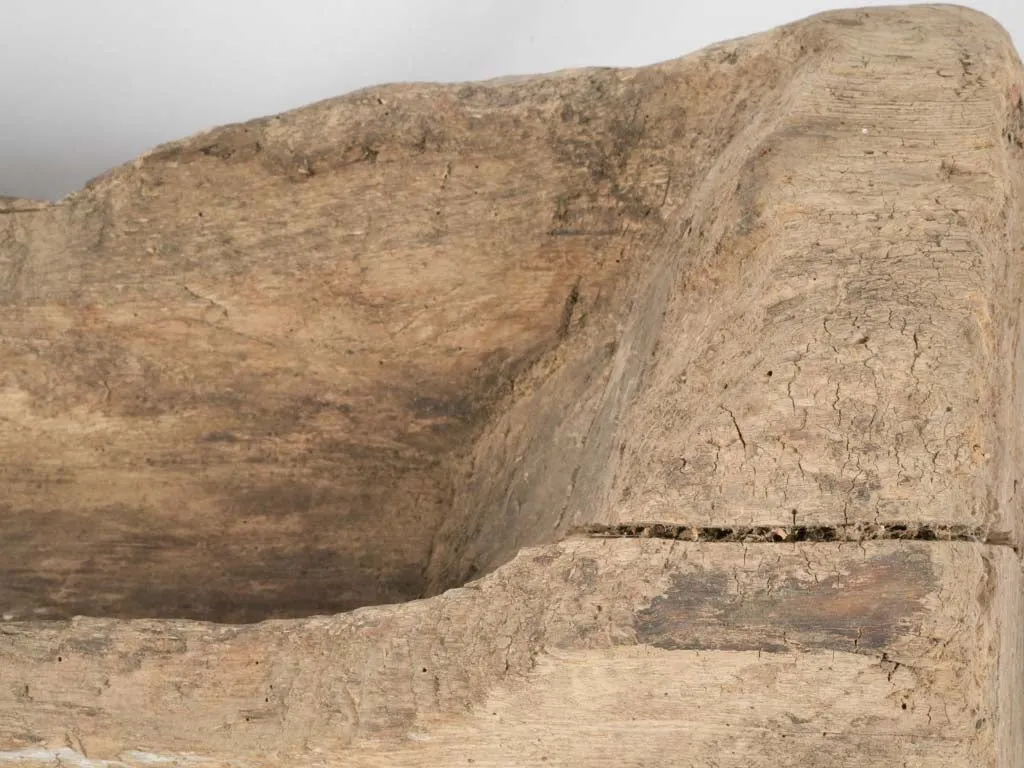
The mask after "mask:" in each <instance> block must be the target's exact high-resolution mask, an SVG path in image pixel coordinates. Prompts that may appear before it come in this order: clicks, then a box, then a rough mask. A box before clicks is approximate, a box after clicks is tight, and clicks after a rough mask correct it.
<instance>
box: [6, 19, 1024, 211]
mask: <svg viewBox="0 0 1024 768" xmlns="http://www.w3.org/2000/svg"><path fill="white" fill-rule="evenodd" d="M852 4H854V5H859V6H868V5H889V4H891V3H890V2H885V0H852ZM965 4H966V5H969V6H971V7H974V8H977V9H978V10H981V11H984V12H986V13H988V14H990V15H991V16H994V17H995V18H996V19H997V20H999V21H1000V22H1001V23H1002V24H1003V26H1005V27H1006V28H1007V29H1008V30H1009V31H1010V33H1011V34H1012V35H1013V36H1014V38H1015V40H1016V42H1017V44H1018V47H1020V46H1021V44H1022V42H1024V0H968V2H966V3H965ZM843 5H845V4H844V3H837V2H830V1H829V0H334V1H333V2H331V1H329V0H0V195H15V196H22V197H40V198H58V197H60V196H62V195H64V194H66V193H68V192H70V191H72V190H74V189H77V188H78V187H80V186H81V185H82V184H83V183H84V182H85V181H86V180H87V179H89V178H91V177H92V176H95V175H97V174H99V173H100V172H102V171H104V170H106V169H107V168H109V167H111V166H113V165H117V164H119V163H122V162H125V161H127V160H130V159H132V158H133V157H135V156H136V155H138V154H140V153H141V152H143V151H145V150H146V149H148V148H150V147H152V146H153V145H155V144H159V143H161V142H164V141H168V140H171V139H175V138H180V137H182V136H186V135H188V134H191V133H195V132H196V131H199V130H202V129H204V128H209V127H212V126H214V125H219V124H222V123H228V122H236V121H240V120H247V119H249V118H252V117H257V116H260V115H265V114H272V113H275V112H280V111H283V110H285V109H290V108H293V107H298V106H302V105H303V104H307V103H309V102H311V101H316V100H319V99H323V98H329V97H331V96H337V95H340V94H343V93H346V92H348V91H351V90H353V89H356V88H360V87H363V86H366V85H372V84H376V83H382V82H394V81H410V80H442V81H451V80H476V79H481V78H487V77H496V76H500V75H508V74H525V73H534V72H544V71H549V70H554V69H562V68H566V67H580V66H590V65H619V66H623V65H626V66H632V65H641V64H649V63H652V62H655V61H661V60H663V59H670V58H675V57H677V56H681V55H683V54H686V53H689V52H691V51H694V50H696V49H698V48H700V47H703V46H705V45H708V44H710V43H713V42H716V41H719V40H723V39H727V38H732V37H739V36H741V35H746V34H750V33H753V32H758V31H761V30H764V29H767V28H769V27H773V26H775V25H777V24H782V23H785V22H788V21H793V20H796V19H799V18H801V17H803V16H807V15H810V14H812V13H816V12H818V11H822V10H826V9H828V8H835V7H842V6H843Z"/></svg>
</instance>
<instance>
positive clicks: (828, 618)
mask: <svg viewBox="0 0 1024 768" xmlns="http://www.w3.org/2000/svg"><path fill="white" fill-rule="evenodd" d="M774 576H775V574H774V573H769V574H767V577H766V575H765V574H756V573H753V572H748V573H742V572H740V573H738V574H733V573H731V572H726V571H715V570H703V571H702V570H697V571H690V572H686V573H678V574H676V575H675V577H674V579H673V585H672V587H671V588H670V589H669V590H668V591H667V592H666V593H665V594H664V595H661V596H659V597H656V598H655V599H654V600H653V601H652V602H651V604H650V606H648V607H647V608H645V609H643V610H641V611H639V612H638V613H637V614H636V619H635V629H636V634H637V639H638V641H639V642H641V643H644V644H648V645H653V646H655V647H657V648H665V649H670V650H731V651H754V650H760V651H765V652H780V651H786V650H790V649H794V648H827V649H833V650H844V651H867V650H877V649H881V648H886V647H888V646H889V645H890V644H891V643H892V642H893V640H894V639H895V638H897V637H899V636H900V635H902V634H905V633H906V632H907V631H908V630H909V629H910V628H911V627H913V626H914V625H915V624H916V623H917V619H918V616H919V615H920V614H921V613H922V612H924V610H925V607H924V605H923V600H924V598H925V596H926V595H927V594H929V593H930V592H931V591H932V590H933V589H934V580H935V576H934V573H933V570H932V564H931V560H930V558H929V557H928V555H927V553H925V552H914V551H903V552H895V553H891V554H886V555H880V556H877V557H872V558H868V559H866V560H861V561H855V562H852V563H850V564H849V565H847V566H845V567H844V570H843V572H842V573H839V574H836V573H832V574H830V575H824V574H822V575H819V576H818V579H817V581H815V580H814V578H813V576H811V575H809V574H808V573H806V572H800V573H798V572H795V571H791V572H789V573H785V572H783V573H780V574H778V578H777V579H776V578H774Z"/></svg>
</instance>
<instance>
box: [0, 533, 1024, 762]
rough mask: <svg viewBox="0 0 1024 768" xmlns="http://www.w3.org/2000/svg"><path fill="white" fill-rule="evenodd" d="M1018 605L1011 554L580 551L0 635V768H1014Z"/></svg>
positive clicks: (651, 545) (679, 548)
mask: <svg viewBox="0 0 1024 768" xmlns="http://www.w3.org/2000/svg"><path fill="white" fill-rule="evenodd" d="M1022 600H1024V582H1022V579H1021V571H1020V566H1019V562H1018V560H1017V558H1016V557H1015V556H1014V555H1013V553H1012V552H1011V551H1010V550H1009V549H1008V548H1006V547H986V546H984V545H978V544H966V543H947V544H943V545H941V546H936V545H934V544H931V543H923V542H867V543H865V544H864V545H862V546H860V547H858V546H857V545H855V544H797V545H782V546H780V545H774V544H755V545H741V544H692V543H684V542H669V541H660V540H637V539H632V540H619V541H609V540H595V539H584V538H574V539H569V540H567V541H565V542H563V543H562V544H558V545H551V546H548V547H542V548H534V549H528V550H525V551H524V552H523V553H521V554H520V555H519V556H518V557H517V558H516V559H515V560H514V561H513V562H512V563H510V564H508V565H507V566H505V567H503V568H501V569H499V570H498V571H497V572H495V573H494V574H491V575H490V576H487V577H485V578H484V579H482V580H479V581H477V582H474V583H473V584H471V585H468V586H467V587H465V588H461V589H457V590H454V591H450V592H448V593H446V594H445V595H443V596H441V597H437V598H433V599H430V600H423V601H417V602H413V603H408V604H405V605H402V606H384V607H376V608H366V609H360V610H358V611H355V612H353V613H348V614H342V615H338V616H333V617H322V618H311V619H303V620H291V621H273V622H265V623H262V624H257V625H249V626H225V625H216V624H204V623H195V622H187V621H116V620H100V619H85V618H80V619H75V620H74V621H72V622H52V623H49V624H40V623H11V624H7V625H0V712H2V713H4V715H5V717H4V718H3V719H0V743H3V744H6V745H7V747H8V748H7V750H6V751H5V752H0V764H3V763H4V762H5V761H12V760H13V759H14V757H15V756H17V755H22V756H25V755H29V754H31V753H33V752H35V753H37V754H39V755H40V759H39V761H38V762H39V763H42V764H46V762H47V761H46V760H45V759H42V757H41V755H42V752H41V750H50V751H52V752H54V753H55V754H65V755H67V754H71V753H77V754H78V755H83V756H84V755H87V756H88V760H90V761H93V763H92V764H96V765H100V764H102V763H100V762H99V761H101V760H113V761H115V763H114V764H115V765H118V764H125V765H145V764H152V762H154V760H155V759H156V758H155V757H152V756H156V755H158V756H160V757H161V758H162V759H170V758H172V757H173V758H175V759H181V758H180V755H181V754H183V753H192V754H193V755H194V756H195V759H196V761H197V762H196V763H195V764H197V765H206V764H209V765H219V764H227V761H228V760H229V758H230V760H233V761H237V762H236V763H233V764H237V765H252V766H263V765H299V764H303V765H318V764H319V765H360V766H362V765H366V766H405V765H408V766H427V765H438V766H441V765H443V766H452V765H471V764H472V765H491V766H493V765H517V766H519V765H522V766H534V765H535V766H546V765H562V766H580V765H590V766H622V765H637V766H639V765H648V766H661V765H664V766H668V765H693V766H706V765H717V766H722V767H724V766H737V767H738V766H750V767H754V766H822V767H824V766H837V765H843V766H854V765H856V766H864V767H865V768H867V767H869V766H878V767H879V768H881V767H882V766H885V767H886V768H889V766H893V765H900V766H902V765H907V766H921V767H924V766H928V767H929V768H937V767H938V766H943V767H944V766H963V768H976V766H981V765H993V764H995V763H994V762H993V759H994V755H995V750H996V749H997V745H998V748H1001V749H1003V750H1004V755H1003V758H1002V762H1001V763H999V764H1000V765H1004V766H1011V765H1019V764H1020V763H1019V761H1017V762H1014V759H1015V758H1012V757H1010V756H1012V755H1014V754H1015V751H1016V750H1019V749H1021V748H1022V744H1021V738H1020V737H1021V731H1020V729H1019V721H1017V722H1013V721H1012V720H1010V719H1009V716H1012V715H1013V713H1017V714H1019V713H1020V711H1021V710H1020V706H1021V693H1022V691H1021V687H1020V685H1019V681H1020V670H1021V667H1020V663H1021V646H1022V643H1024V636H1022V634H1021V631H1022V626H1021V623H1020V621H1019V617H1020V615H1021V608H1022V605H1021V603H1022ZM1008 617H1015V618H1008ZM62 749H66V750H70V752H69V753H60V750H62ZM133 751H135V752H143V753H150V755H151V757H150V758H149V759H148V760H147V758H146V757H145V756H144V755H143V756H139V755H133V754H132V752H133ZM53 759H55V758H53ZM71 762H72V761H68V763H66V764H71ZM189 764H191V763H189Z"/></svg>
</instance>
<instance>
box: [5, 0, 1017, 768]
mask: <svg viewBox="0 0 1024 768" xmlns="http://www.w3.org/2000/svg"><path fill="white" fill-rule="evenodd" d="M1022 89H1024V70H1022V67H1021V64H1020V61H1019V59H1018V58H1017V55H1016V53H1015V52H1014V51H1013V48H1012V46H1011V44H1010V42H1009V39H1008V37H1007V36H1006V34H1005V32H1003V30H1001V29H1000V28H999V27H998V26H997V25H996V24H995V23H994V22H992V21H991V20H990V19H988V18H987V17H984V16H982V15H980V14H978V13H975V12H972V11H968V10H966V9H962V8H957V7H952V6H930V7H915V8H912V9H909V8H908V9H872V10H870V11H847V12H838V13H830V14H825V15H822V16H819V17H814V18H812V19H809V20H807V21H804V22H800V23H798V24H795V25H791V26H788V27H784V28H780V29H778V30H774V31H772V32H769V33H766V34H764V35H759V36H755V37H752V38H747V39H744V40H739V41H733V42H729V43H724V44H722V45H719V46H715V47H712V48H710V49H707V50H705V51H702V52H700V53H697V54H694V55H692V56H688V57H685V58H683V59H680V60H678V61H672V62H667V63H664V64H660V65H656V66H652V67H646V68H642V69H636V70H587V71H579V72H568V73H561V74H558V75H552V76H545V77H538V78H529V79H525V80H515V81H511V82H500V83H489V84H488V83H483V84H470V85H459V86H430V85H406V86H389V87H383V88H375V89H369V90H366V91H361V92H359V93H356V94H352V95H349V96H346V97H343V98H341V99H337V100H332V101H329V102H324V103H322V104H317V105H313V106H311V107H308V108H305V109H302V110H297V111H295V112H292V113H288V114H286V115H282V116H278V117H274V118H266V119H261V120H256V121H253V122H251V123H247V124H245V125H241V126H228V127H225V128H220V129H216V130H214V131H212V132H208V133H205V134H201V135H199V136H196V137H192V138H190V139H186V140H184V141H182V142H177V143H174V144H171V145H167V146H164V147H161V148H158V149H157V150H155V151H154V152H152V153H150V154H148V155H146V156H144V157H142V158H140V159H139V160H138V161H136V162H135V163H133V164H130V165H128V166H125V167H122V168H119V169H115V170H114V171H112V172H111V173H109V174H107V175H106V176H104V177H102V178H100V179H98V180H96V181H95V182H93V183H92V184H90V185H89V186H88V187H87V188H86V189H84V190H83V191H82V192H80V193H77V194H75V195H73V196H71V197H70V198H68V199H67V200H65V201H62V202H61V203H59V204H55V205H45V204H39V203H37V202H35V201H12V200H0V330H2V333H0V376H2V378H0V483H2V486H0V487H2V488H3V492H2V495H0V614H2V616H3V621H0V764H3V763H13V764H20V765H60V764H63V765H71V764H79V765H89V766H92V765H97V766H111V767H114V766H119V765H142V764H153V763H154V762H160V761H168V760H169V761H172V762H175V761H176V762H177V763H180V764H189V765H216V766H221V765H242V766H247V765H253V766H261V765H296V764H303V765H313V764H323V765H337V764H345V765H368V766H374V765H417V766H418V765H445V766H447V765H460V764H466V765H469V764H470V763H471V761H472V764H474V765H492V766H493V765H534V764H535V765H566V766H576V765H609V766H610V765H616V766H617V765H648V766H650V765H654V766H657V765H679V764H683V765H695V766H698V765H699V766H710V765H717V766H719V768H726V767H735V768H738V767H739V766H794V767H795V766H835V765H849V766H854V765H856V766H892V765H901V766H982V765H984V766H987V765H996V766H999V768H1009V767H1010V766H1013V767H1014V768H1020V766H1022V765H1024V744H1022V743H1021V739H1022V735H1021V734H1022V733H1024V704H1022V701H1021V696H1022V695H1024V694H1022V691H1024V682H1022V677H1024V666H1022V665H1024V630H1022V621H1024V606H1022V605H1021V601H1022V599H1024V584H1022V583H1021V566H1020V558H1019V556H1018V555H1017V554H1016V553H1015V552H1014V550H1013V546H1015V545H1018V544H1019V542H1020V541H1021V533H1022V532H1024V515H1022V513H1021V498H1020V496H1019V495H1018V486H1019V484H1020V480H1021V477H1020V474H1019V471H1020V467H1021V466H1022V462H1024V455H1022V446H1021V441H1022V440H1024V429H1021V426H1022V418H1021V414H1020V412H1019V411H1020V408H1021V400H1022V395H1024V392H1022V390H1021V387H1022V386H1024V377H1021V376H1018V370H1019V368H1020V365H1021V354H1022V349H1021V345H1020V342H1019V338H1020V334H1021V318H1020V313H1021V307H1022V302H1021V297H1022V295H1024V293H1022V285H1021V281H1022V270H1021V266H1022V261H1021V251H1022V246H1021V245H1020V243H1021V231H1020V204H1019V202H1018V201H1020V200H1022V199H1024V194H1022V192H1024V190H1022V177H1021V173H1022V169H1024V149H1022V147H1024V100H1022ZM646 522H657V523H660V524H663V525H672V524H678V525H687V526H719V527H722V526H725V527H727V526H739V525H748V526H749V525H768V526H778V525H817V526H832V527H834V528H836V529H837V530H841V531H845V532H846V533H847V534H849V532H850V531H858V530H862V529H861V528H858V527H855V526H859V525H870V526H885V525H888V524H906V525H911V526H937V527H949V529H950V530H953V529H955V530H964V531H970V532H972V533H971V535H972V536H974V537H975V538H976V539H977V541H975V542H963V541H931V542H923V541H921V542H917V541H910V542H895V541H862V542H845V543H831V544H827V543H801V544H793V543H788V542H780V543H774V544H721V543H719V544H698V543H687V542H682V541H656V540H637V539H607V540H604V539H600V540H599V539H594V538H585V537H575V538H570V539H569V540H567V541H564V542H562V543H560V544H558V543H554V542H557V541H558V540H560V539H562V538H563V537H565V536H566V535H567V534H568V532H570V531H571V530H573V529H575V528H576V527H577V526H581V525H588V524H603V525H617V524H627V525H628V524H634V523H646ZM945 529H946V528H944V530H945ZM524 546H532V547H535V548H533V549H529V550H525V551H522V552H521V553H520V554H519V555H518V556H516V553H517V552H520V550H521V548H522V547H524ZM513 558H515V559H513ZM480 574H488V575H486V576H485V577H484V578H483V579H480V580H478V581H474V582H472V583H470V584H469V585H468V586H466V587H465V588H462V589H456V590H454V591H448V592H444V593H443V594H440V593H441V592H442V591H443V590H444V589H445V588H447V587H451V586H456V585H460V584H464V583H465V582H466V581H467V580H468V579H471V578H473V577H476V576H479V575H480ZM421 595H436V596H434V597H431V598H430V599H427V600H422V601H416V602H410V603H404V604H400V605H391V606H378V607H370V608H365V609H360V610H358V611H355V612H351V613H344V614H338V615H334V616H330V617H327V616H324V617H320V618H289V620H282V621H270V622H265V623H259V624H247V625H244V626H230V625H227V624H223V623H222V624H214V623H197V622H192V621H186V620H184V619H208V620H215V621H219V622H246V621H253V620H256V619H262V618H267V617H279V618H285V617H302V616H309V615H311V614H315V613H323V614H329V613H335V612H338V611H342V610H346V609H349V608H353V607H355V606H360V605H370V604H375V603H385V602H398V601H402V600H408V599H411V598H415V597H418V596H421ZM74 614H87V615H90V616H93V617H96V618H77V619H74V620H73V621H70V622H66V621H54V622H46V621H41V620H40V619H44V618H60V617H69V616H72V615H74ZM100 617H102V618H100ZM138 617H149V618H151V619H152V620H125V619H137V618H138ZM904 705H906V708H904ZM189 755H191V757H189ZM105 761H106V762H105Z"/></svg>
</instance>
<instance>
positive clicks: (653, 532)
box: [571, 523, 1017, 552]
mask: <svg viewBox="0 0 1024 768" xmlns="http://www.w3.org/2000/svg"><path fill="white" fill-rule="evenodd" d="M571 534H573V535H582V536H592V537H597V538H606V539H674V540H678V541H695V542H723V543H728V542H733V543H735V542H743V543H758V544H782V543H793V542H832V541H835V542H843V541H849V542H858V541H884V540H892V541H971V542H976V543H979V544H988V545H992V546H1003V547H1010V548H1011V549H1013V550H1014V551H1015V552H1016V551H1017V547H1016V546H1015V545H1014V544H1013V541H1012V538H1011V536H1010V534H1009V533H1005V532H998V531H991V530H988V529H985V528H979V527H976V526H969V525H926V524H920V525H918V524H911V523H850V524H844V525H733V526H692V525H672V524H669V523H625V524H620V525H600V524H593V525H584V526H579V527H577V528H574V529H572V531H571Z"/></svg>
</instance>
